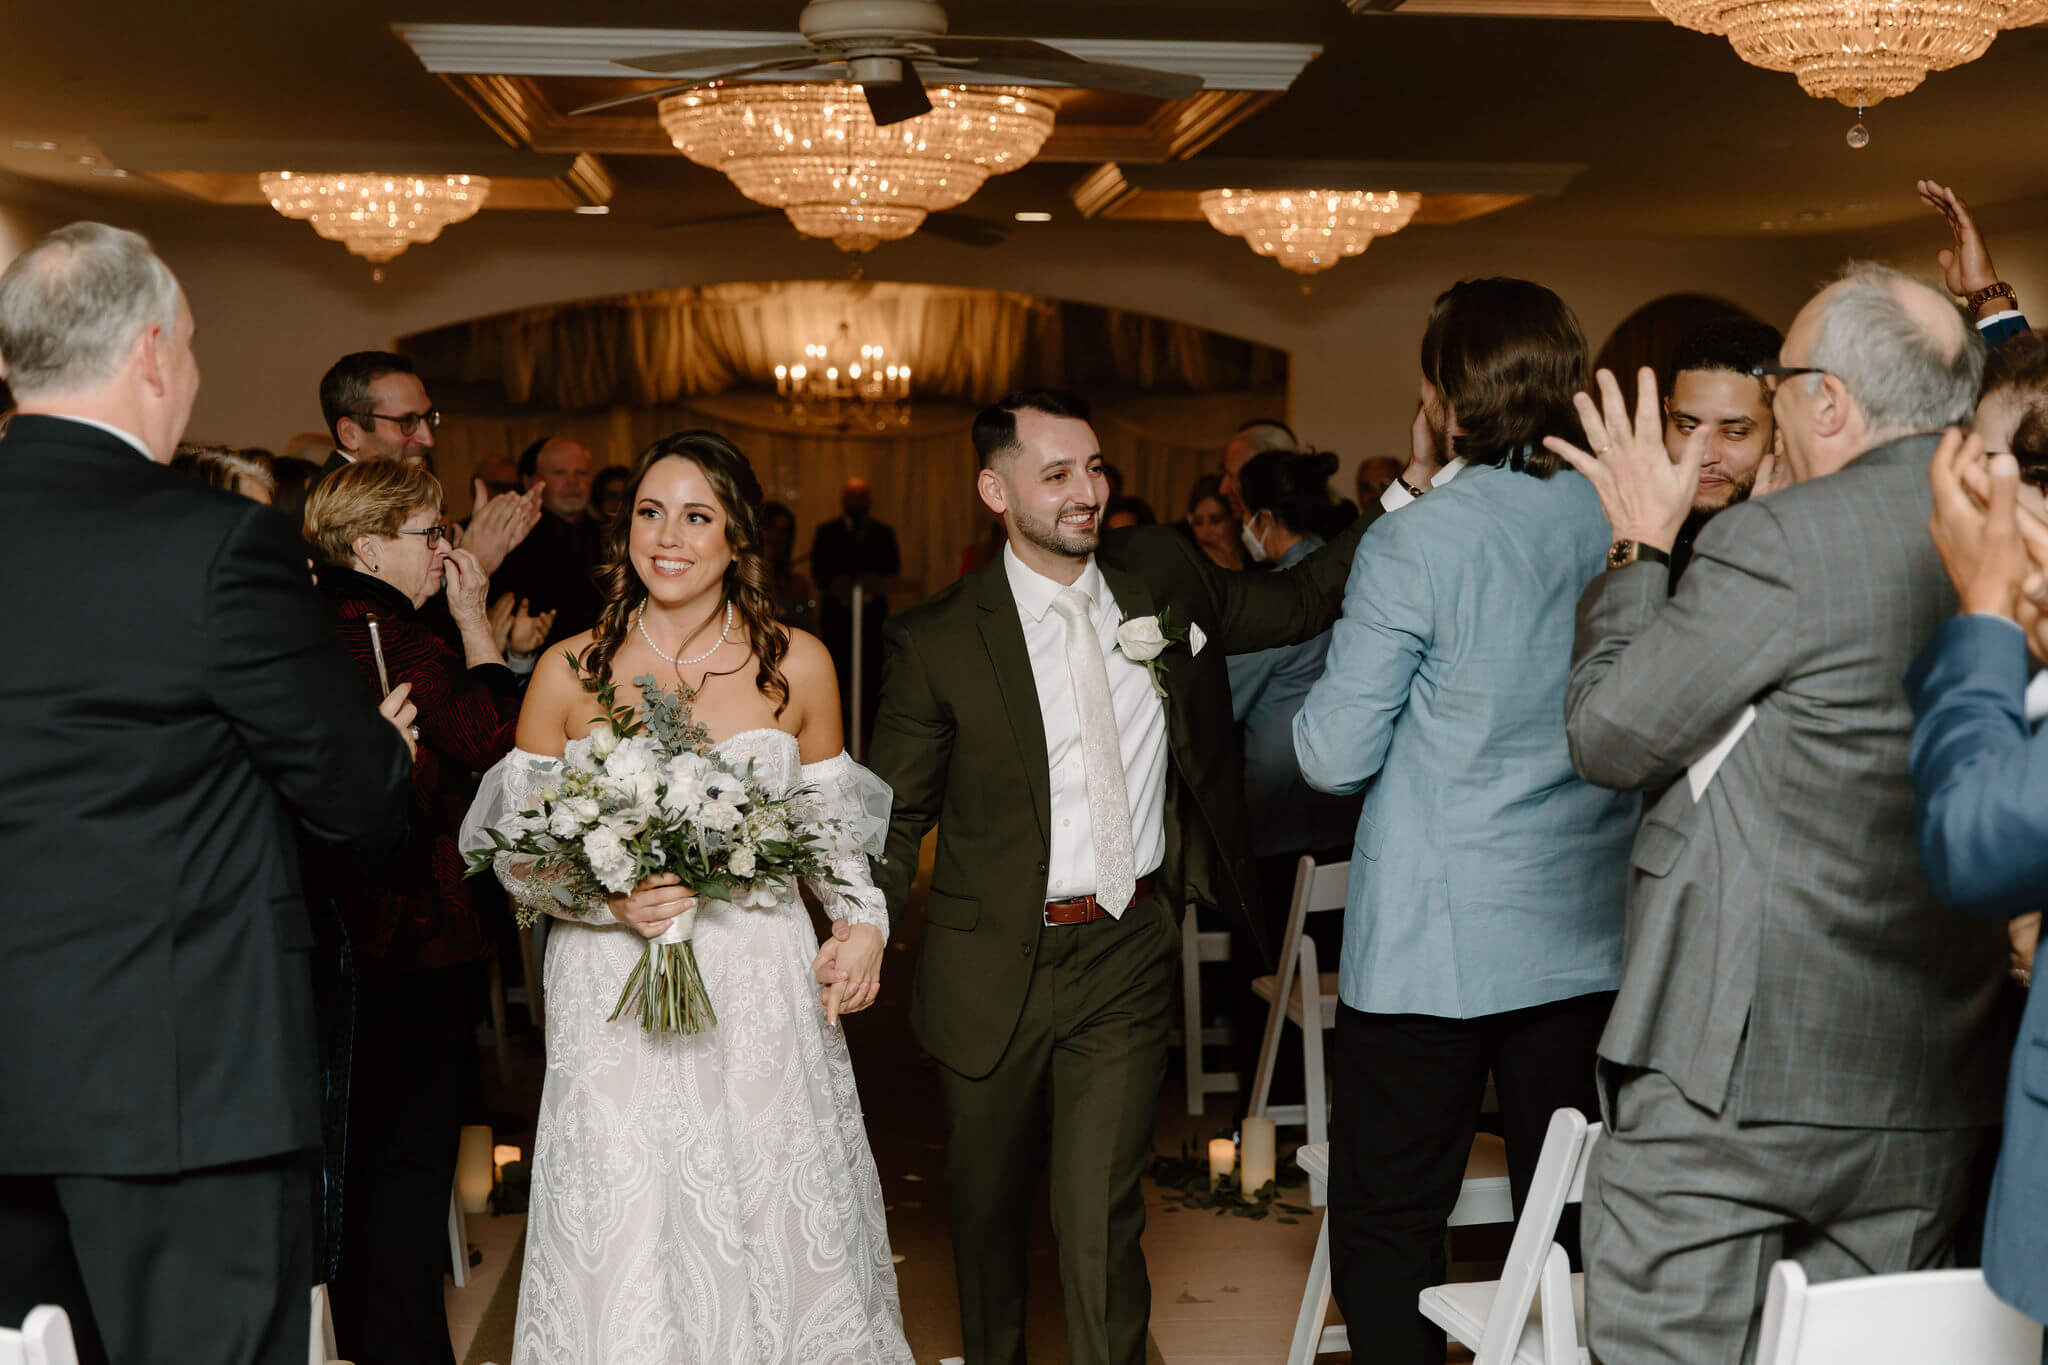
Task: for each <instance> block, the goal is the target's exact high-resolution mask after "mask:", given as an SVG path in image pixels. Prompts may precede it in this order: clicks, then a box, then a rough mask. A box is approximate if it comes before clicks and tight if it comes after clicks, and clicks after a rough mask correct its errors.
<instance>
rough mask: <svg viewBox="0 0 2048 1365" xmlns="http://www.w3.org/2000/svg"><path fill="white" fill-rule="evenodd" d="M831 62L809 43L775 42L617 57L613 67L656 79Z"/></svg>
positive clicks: (830, 55) (829, 56)
mask: <svg viewBox="0 0 2048 1365" xmlns="http://www.w3.org/2000/svg"><path fill="white" fill-rule="evenodd" d="M831 60H832V54H831V53H829V52H823V51H820V50H819V49H818V48H815V47H813V46H811V45H810V44H809V43H775V44H772V45H769V46H763V47H706V48H699V49H697V50H696V51H694V52H657V53H651V54H649V55H647V56H644V57H620V58H617V59H615V61H614V63H613V64H614V65H616V66H628V67H631V68H632V69H633V70H635V71H645V72H647V73H649V74H650V75H655V76H679V75H682V74H684V73H685V72H690V71H702V72H707V73H709V72H714V71H724V70H726V69H727V68H729V67H736V66H756V65H765V64H769V63H774V62H796V61H801V62H802V63H803V64H805V65H807V66H808V65H812V64H814V63H818V62H829V61H831Z"/></svg>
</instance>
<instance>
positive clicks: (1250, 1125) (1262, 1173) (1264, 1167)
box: [1238, 1116, 1274, 1196]
mask: <svg viewBox="0 0 2048 1365" xmlns="http://www.w3.org/2000/svg"><path fill="white" fill-rule="evenodd" d="M1273 1148H1274V1134H1273V1120H1271V1119H1269V1118H1261V1117H1257V1116H1253V1117H1251V1118H1247V1119H1246V1120H1245V1121H1244V1163H1243V1164H1242V1165H1241V1166H1239V1167H1238V1174H1239V1188H1240V1189H1242V1190H1243V1191H1244V1192H1245V1194H1246V1195H1247V1196H1251V1195H1254V1194H1257V1193H1258V1192H1259V1190H1260V1189H1262V1188H1263V1187H1264V1186H1265V1185H1266V1184H1267V1183H1268V1182H1269V1181H1271V1180H1272V1179H1273V1175H1274V1151H1273Z"/></svg>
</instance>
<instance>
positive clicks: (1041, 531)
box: [1015, 502, 1102, 559]
mask: <svg viewBox="0 0 2048 1365" xmlns="http://www.w3.org/2000/svg"><path fill="white" fill-rule="evenodd" d="M1076 512H1093V513H1095V520H1094V521H1093V522H1091V523H1089V525H1088V526H1087V527H1086V528H1085V529H1082V528H1077V527H1073V526H1066V525H1062V524H1061V522H1060V518H1061V517H1064V516H1071V515H1072V514H1074V513H1076ZM1015 516H1016V526H1017V534H1018V535H1020V536H1022V537H1024V539H1026V540H1028V541H1030V542H1031V543H1032V544H1033V545H1036V546H1037V547H1038V548H1039V549H1041V550H1045V551H1048V552H1050V553H1052V554H1056V555H1061V556H1064V557H1065V558H1067V559H1086V558H1087V557H1088V556H1089V555H1092V554H1094V553H1095V546H1096V544H1097V542H1099V541H1100V540H1101V539H1102V509H1101V508H1100V507H1095V506H1092V505H1091V504H1089V503H1085V502H1070V503H1068V504H1066V505H1065V506H1063V507H1061V508H1060V510H1059V511H1058V512H1057V513H1055V514H1054V515H1053V516H1052V517H1051V518H1050V519H1047V520H1040V519H1039V518H1037V517H1034V516H1032V515H1031V514H1030V513H1028V512H1025V511H1023V510H1022V509H1019V510H1018V511H1017V512H1016V513H1015Z"/></svg>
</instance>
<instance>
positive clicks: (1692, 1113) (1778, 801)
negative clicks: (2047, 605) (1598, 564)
mask: <svg viewBox="0 0 2048 1365" xmlns="http://www.w3.org/2000/svg"><path fill="white" fill-rule="evenodd" d="M1780 360H1781V361H1782V362H1783V363H1782V364H1780V365H1775V366H1759V367H1758V378H1760V379H1762V380H1763V381H1764V385H1765V392H1766V394H1767V396H1768V397H1769V398H1770V400H1771V404H1772V411H1773V414H1774V416H1775V417H1776V419H1777V423H1778V427H1779V429H1780V430H1781V431H1782V432H1783V433H1784V443H1785V457H1786V460H1787V461H1788V464H1789V466H1790V472H1791V474H1792V477H1793V479H1794V480H1795V482H1794V484H1793V486H1792V487H1790V488H1787V489H1785V490H1783V491H1781V492H1776V493H1773V494H1771V495H1770V496H1769V497H1767V498H1763V499H1759V500H1754V501H1751V502H1749V503H1746V504H1744V505H1742V506H1740V507H1735V508H1732V509H1730V510H1729V511H1727V512H1725V513H1723V514H1722V515H1721V516H1719V517H1717V518H1715V520H1714V521H1713V523H1712V524H1711V525H1710V526H1708V528H1707V529H1706V531H1705V532H1704V533H1703V534H1702V535H1701V536H1700V539H1699V543H1698V545H1697V547H1696V549H1695V551H1694V558H1693V561H1692V565H1691V567H1690V568H1688V569H1687V571H1686V574H1685V577H1684V579H1683V581H1682V583H1681V584H1680V587H1679V590H1678V593H1677V595H1676V596H1675V597H1670V598H1667V596H1666V591H1665V576H1666V570H1665V566H1664V565H1663V564H1662V563H1660V562H1658V561H1662V560H1664V559H1665V556H1666V552H1668V550H1669V548H1670V546H1671V544H1672V538H1673V536H1674V535H1675V534H1676V533H1677V531H1678V528H1679V526H1680V524H1681V523H1682V522H1683V521H1684V519H1685V513H1686V509H1687V507H1688V505H1689V504H1690V502H1691V498H1692V493H1693V489H1694V486H1695V481H1696V479H1697V477H1698V467H1697V466H1698V457H1697V455H1696V454H1691V453H1688V454H1687V455H1686V456H1684V457H1681V458H1680V459H1679V460H1678V461H1675V462H1674V461H1673V460H1672V459H1671V458H1670V456H1669V455H1668V454H1667V452H1666V450H1665V447H1664V443H1663V436H1662V430H1661V423H1660V421H1659V414H1658V411H1657V401H1656V386H1655V382H1654V380H1653V379H1652V378H1651V377H1650V375H1649V372H1648V371H1647V370H1646V371H1644V372H1643V374H1642V375H1641V376H1640V383H1639V402H1638V406H1637V409H1636V413H1635V417H1634V419H1633V420H1632V421H1631V419H1630V417H1629V415H1628V413H1627V411H1626V409H1625V406H1624V403H1623V401H1622V395H1621V391H1620V388H1619V386H1618V385H1616V383H1615V382H1614V378H1613V376H1611V375H1609V374H1607V373H1605V372H1604V371H1603V372H1602V373H1601V375H1600V377H1599V378H1600V388H1601V391H1602V397H1603V400H1604V401H1603V405H1602V409H1601V410H1599V411H1595V409H1594V406H1593V404H1592V402H1591V401H1590V400H1589V399H1588V398H1587V397H1586V396H1584V395H1581V396H1580V398H1579V400H1578V401H1579V408H1580V415H1581V417H1582V419H1583V421H1584V423H1585V428H1586V433H1587V436H1588V443H1589V444H1590V445H1591V446H1592V451H1591V453H1588V452H1585V451H1580V450H1577V449H1575V448H1570V447H1568V446H1566V445H1565V443H1563V442H1555V443H1554V444H1555V445H1556V446H1557V448H1558V449H1559V450H1560V453H1564V454H1566V455H1567V457H1568V458H1570V459H1571V460H1572V462H1573V464H1574V465H1576V466H1577V467H1578V468H1579V469H1580V470H1581V472H1583V473H1585V474H1586V476H1587V477H1588V478H1590V479H1592V480H1593V482H1594V485H1595V486H1596V487H1597V488H1598V489H1599V490H1600V494H1601V503H1602V505H1603V507H1604V508H1605V509H1606V511H1607V514H1608V520H1609V521H1610V522H1611V523H1612V525H1613V528H1614V534H1615V536H1616V538H1617V539H1616V541H1615V545H1614V548H1613V550H1612V551H1611V552H1610V553H1609V557H1608V563H1609V566H1610V571H1609V572H1608V573H1606V574H1604V575H1602V577H1601V578H1599V579H1597V580H1596V581H1595V582H1594V584H1593V586H1592V587H1591V588H1589V589H1588V590H1587V592H1586V595H1585V597H1584V599H1583V600H1582V601H1581V602H1580V604H1579V623H1578V639H1577V644H1576V648H1575V651H1574V659H1573V668H1572V676H1571V683H1570V687H1569V689H1568V692H1567V695H1566V717H1567V726H1568V730H1569V734H1570V739H1571V746H1572V760H1573V763H1574V765H1575V766H1576V767H1577V769H1578V771H1579V773H1580V774H1581V775H1582V776H1584V777H1585V778H1587V779H1588V780H1589V781H1592V782H1595V783H1598V784H1600V785H1602V786H1607V787H1616V788H1623V789H1645V788H1657V787H1663V786H1666V785H1667V784H1668V785H1669V787H1670V790H1669V791H1668V792H1667V793H1666V794H1665V796H1664V798H1663V799H1662V800H1661V801H1659V802H1658V803H1657V805H1656V806H1655V807H1654V808H1653V809H1652V810H1651V811H1650V813H1649V814H1648V815H1647V816H1646V817H1645V818H1644V821H1643V825H1642V828H1641V830H1640V831H1639V832H1638V834H1637V837H1636V842H1635V848H1634V852H1633V855H1632V858H1631V863H1632V866H1631V869H1630V876H1629V902H1628V925H1627V942H1626V947H1625V950H1624V953H1625V955H1624V959H1623V966H1622V979H1621V993H1620V996H1619V998H1618V999H1617V1000H1616V1002H1615V1006H1614V1012H1613V1015H1612V1017H1611V1019H1610V1021H1609V1023H1608V1026H1607V1031H1606V1033H1605V1035H1604V1036H1603V1037H1602V1038H1601V1041H1600V1058H1601V1061H1600V1091H1601V1100H1602V1106H1603V1108H1604V1110H1605V1113H1604V1115H1603V1117H1604V1118H1605V1119H1606V1120H1607V1122H1608V1125H1609V1129H1610V1136H1609V1137H1608V1139H1607V1140H1606V1141H1605V1142H1604V1143H1603V1144H1602V1145H1601V1147H1600V1148H1599V1150H1598V1153H1597V1154H1596V1156H1595V1158H1594V1161H1593V1164H1592V1167H1591V1169H1590V1170H1589V1172H1588V1174H1587V1180H1586V1204H1585V1213H1584V1241H1585V1255H1586V1316H1587V1328H1588V1334H1589V1336H1590V1339H1591V1346H1592V1351H1593V1356H1594V1359H1595V1360H1599V1361H1604V1362H1608V1365H1622V1362H1626V1365H1643V1363H1644V1362H1663V1361H1669V1362H1684V1365H1709V1363H1710V1362H1713V1363H1717V1365H1718V1363H1719V1362H1730V1363H1731V1365H1732V1363H1733V1362H1737V1361H1747V1360H1749V1359H1751V1358H1752V1357H1753V1356H1754V1353H1755V1349H1756V1316H1757V1310H1758V1309H1759V1307H1760V1306H1761V1303H1762V1300H1763V1294H1764V1286H1765V1283H1766V1280H1767V1277H1768V1275H1769V1273H1770V1267H1771V1265H1772V1263H1773V1262H1775V1261H1777V1260H1779V1259H1781V1258H1787V1257H1789V1258H1792V1259H1795V1260H1797V1261H1799V1262H1800V1263H1801V1264H1802V1265H1803V1266H1804V1267H1805V1268H1806V1271H1807V1274H1808V1275H1809V1276H1810V1277H1811V1278H1813V1279H1815V1280H1824V1279H1839V1278H1842V1277H1845V1276H1850V1275H1860V1274H1872V1273H1877V1272H1887V1271H1902V1270H1914V1269H1922V1268H1925V1267H1929V1266H1933V1265H1938V1264H1942V1263H1943V1262H1944V1261H1945V1260H1946V1259H1947V1258H1948V1256H1949V1253H1950V1241H1951V1237H1952V1234H1953V1231H1954V1228H1955V1225H1956V1222H1957V1219H1958V1217H1959V1216H1960V1215H1961V1213H1962V1212H1963V1209H1964V1205H1965V1203H1966V1201H1967V1198H1968V1192H1969V1185H1970V1169H1971V1164H1972V1160H1973V1158H1974V1157H1975V1156H1976V1154H1977V1152H1978V1150H1979V1148H1980V1145H1981V1143H1982V1141H1983V1139H1984V1137H1985V1130H1986V1128H1987V1126H1988V1125H1991V1124H1993V1123H1996V1122H1997V1121H1998V1118H1999V1112H2000V1095H2001V1091H2002V1088H2003V1084H2004V1068H2005V1058H2006V1054H2005V1045H2004V1044H2003V1043H2002V1042H2001V1041H2000V1039H1999V1038H1998V1036H1997V1030H1996V1029H1995V1027H1994V1012H1995V1008H1996V1004H1997V999H1998V991H1999V982H2000V980H2001V976H2002V973H2003V970H2004V965H2005V952H2006V945H2005V936H2004V930H2003V927H2002V926H2001V925H1999V924H1996V923H1991V922H1986V923H1983V924H1977V923H1971V922H1967V921H1965V920H1963V919H1961V918H1960V917H1958V916H1955V915H1951V914H1945V913H1944V912H1943V911H1942V909H1941V908H1940V906H1939V905H1937V904H1936V902H1935V900H1934V898H1933V896H1932V894H1931V893H1930V892H1929V890H1928V888H1927V885H1926V883H1925V881H1924V880H1923V879H1922V877H1921V874H1920V869H1919V865H1918V862H1917V858H1916V854H1915V833H1914V816H1913V792H1912V787H1911V784H1910V781H1909V779H1908V775H1907V764H1906V753H1907V745H1908V742H1909V740H1910V738H1911V734H1912V728H1913V717H1912V713H1911V711H1910V710H1909V709H1908V707H1907V703H1906V698H1905V695H1904V692H1903V690H1902V688H1901V685H1900V679H1901V678H1902V677H1903V676H1904V674H1905V672H1906V668H1907V666H1908V665H1909V664H1910V663H1911V662H1912V660H1913V658H1914V656H1915V655H1916V654H1918V653H1919V651H1920V648H1921V646H1922V645H1924V644H1925V643H1926V642H1927V640H1928V639H1929V638H1930V637H1931V636H1932V635H1933V634H1934V632H1935V630H1936V628H1937V627H1939V626H1940V625H1941V624H1942V623H1943V622H1944V621H1945V620H1947V619H1948V617H1949V616H1951V615H1952V614H1953V613H1954V612H1955V610H1956V598H1955V594H1954V592H1953V591H1952V590H1951V589H1950V587H1949V584H1948V579H1947V575H1946V574H1945V573H1944V571H1943V569H1942V565H1941V560H1940V558H1939V557H1938V556H1937V555H1936V554H1935V551H1934V547H1933V545H1932V543H1931V542H1930V541H1929V539H1928V535H1927V521H1928V514H1929V508H1930V494H1929V488H1928V481H1927V471H1928V465H1929V462H1930V460H1931V458H1932V456H1933V453H1934V448H1935V445H1936V441H1937V438H1936V436H1934V435H1932V434H1930V433H1933V432H1936V431H1938V430H1939V429H1941V428H1943V427H1947V426H1952V425H1956V424H1959V423H1963V422H1966V421H1968V420H1969V417H1970V413H1971V409H1972V407H1973V405H1974V402H1975V399H1976V393H1977V385H1978V381H1979V378H1980V376H1981V374H1982V371H1983V364H1984V345H1983V342H1982V341H1981V340H1980V339H1979V337H1978V336H1977V333H1976V331H1975V329H1974V328H1972V327H1971V326H1970V325H1969V324H1968V323H1967V322H1966V321H1965V319H1964V318H1963V316H1962V315H1961V314H1960V313H1959V312H1958V311H1957V309H1956V308H1955V307H1954V306H1953V305H1952V304H1951V303H1949V302H1948V300H1947V299H1945V298H1944V297H1943V296H1942V295H1941V294H1940V293H1938V292H1937V291H1936V290H1934V289H1933V288H1931V287H1929V286H1927V285H1924V284H1921V283H1919V282H1918V281H1915V280H1913V279H1910V278H1908V277H1907V276H1904V275H1900V274H1898V273H1896V272H1893V271H1889V270H1884V269H1881V268H1878V267H1874V266H1862V267H1856V268H1853V269H1851V270H1850V271H1849V272H1848V273H1847V274H1845V275H1844V276H1843V278H1842V279H1840V280H1838V281H1837V282H1836V283H1834V284H1831V285H1829V286H1828V287H1827V288H1826V289H1824V290H1822V291H1821V293H1820V294H1819V295H1817V296H1816V297H1815V298H1814V299H1813V300H1812V301H1811V302H1810V303H1808V304H1807V305H1806V307H1805V308H1804V309H1803V310H1801V312H1800V314H1799V316H1798V318H1797V320H1795V321H1794V323H1793V325H1792V330H1791V331H1790V332H1789V333H1788V334H1787V335H1786V338H1785V343H1784V347H1783V350H1782V351H1781V352H1780Z"/></svg>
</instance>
